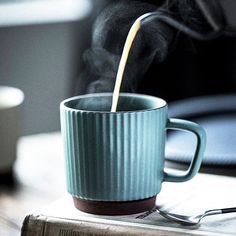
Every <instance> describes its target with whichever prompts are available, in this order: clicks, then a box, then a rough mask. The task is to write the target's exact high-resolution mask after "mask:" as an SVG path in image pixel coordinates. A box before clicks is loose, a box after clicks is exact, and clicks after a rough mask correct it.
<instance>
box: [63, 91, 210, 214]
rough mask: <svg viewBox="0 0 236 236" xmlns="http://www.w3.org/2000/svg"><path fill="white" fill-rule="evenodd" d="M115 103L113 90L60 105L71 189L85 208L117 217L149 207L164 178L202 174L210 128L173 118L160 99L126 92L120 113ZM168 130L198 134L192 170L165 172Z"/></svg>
mask: <svg viewBox="0 0 236 236" xmlns="http://www.w3.org/2000/svg"><path fill="white" fill-rule="evenodd" d="M111 103H112V94H110V93H98V94H89V95H82V96H77V97H73V98H69V99H66V100H65V101H63V102H62V103H61V105H60V112H61V131H62V136H63V139H64V149H65V159H66V175H67V189H68V192H69V193H70V194H71V195H72V196H73V199H74V204H75V206H76V207H77V208H78V209H80V210H82V211H85V212H90V213H95V214H107V215H117V214H132V213H138V212H142V211H145V210H149V209H151V208H153V207H154V206H155V199H156V195H157V194H158V193H159V192H160V190H161V184H162V182H163V181H170V182H184V181H187V180H189V179H191V178H192V177H193V176H194V175H195V174H196V173H197V172H198V170H199V168H200V164H201V161H202V157H203V153H204V150H205V145H206V134H205V131H204V130H203V129H202V128H201V127H200V126H199V125H198V124H196V123H193V122H190V121H186V120H180V119H169V118H168V108H167V103H166V102H165V101H164V100H162V99H160V98H156V97H153V96H148V95H141V94H129V93H121V94H120V97H119V103H118V109H117V112H110V109H111ZM167 129H180V130H185V131H190V132H192V133H193V134H194V135H196V136H197V147H196V150H195V155H194V157H193V159H192V161H191V163H190V165H189V168H188V170H187V171H184V172H180V173H179V172H178V174H176V173H167V172H165V170H164V161H165V142H166V130H167ZM193 152H194V150H193Z"/></svg>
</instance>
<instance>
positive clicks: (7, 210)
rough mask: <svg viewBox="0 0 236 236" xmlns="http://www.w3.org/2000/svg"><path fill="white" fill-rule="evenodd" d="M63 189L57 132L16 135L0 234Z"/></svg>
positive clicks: (2, 179) (0, 182)
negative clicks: (16, 146)
mask: <svg viewBox="0 0 236 236" xmlns="http://www.w3.org/2000/svg"><path fill="white" fill-rule="evenodd" d="M231 178H234V177H231ZM235 181H236V179H235ZM226 182H227V181H226ZM166 186H169V185H164V186H163V189H165V188H166ZM177 187H178V186H177ZM229 190H230V189H229ZM163 192H164V191H163ZM66 193H67V191H66V183H65V168H64V151H63V145H62V138H61V135H60V133H59V132H57V133H48V134H37V135H31V136H26V137H22V138H20V140H19V142H18V151H17V161H16V163H15V166H14V171H13V173H9V174H8V175H5V176H0V235H5V236H8V235H9V236H14V235H20V228H21V226H22V222H23V220H24V218H25V216H26V215H28V214H31V213H32V211H35V210H37V209H41V208H42V207H45V205H48V204H50V203H51V202H54V201H55V200H58V199H59V198H61V197H63V196H65V194H66ZM161 194H162V193H161ZM229 195H230V194H229ZM160 196H161V195H160ZM165 199H166V198H165ZM170 201H171V200H170Z"/></svg>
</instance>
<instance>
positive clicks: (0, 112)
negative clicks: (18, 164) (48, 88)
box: [0, 86, 24, 174]
mask: <svg viewBox="0 0 236 236" xmlns="http://www.w3.org/2000/svg"><path fill="white" fill-rule="evenodd" d="M23 101H24V94H23V92H22V91H21V90H20V89H18V88H13V87H8V86H0V174H6V173H10V172H11V171H12V168H13V165H14V163H15V160H16V156H17V141H18V138H19V136H20V130H21V120H22V119H21V113H22V103H23Z"/></svg>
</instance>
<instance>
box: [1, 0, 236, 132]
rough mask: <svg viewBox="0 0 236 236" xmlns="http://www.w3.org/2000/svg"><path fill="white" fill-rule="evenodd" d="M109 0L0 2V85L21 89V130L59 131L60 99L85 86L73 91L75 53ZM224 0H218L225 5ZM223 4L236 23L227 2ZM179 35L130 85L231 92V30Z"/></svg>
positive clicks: (191, 92)
mask: <svg viewBox="0 0 236 236" xmlns="http://www.w3.org/2000/svg"><path fill="white" fill-rule="evenodd" d="M109 2H115V1H111V0H110V1H109V0H96V1H92V0H68V1H65V0H64V1H63V0H50V1H47V0H32V1H30V0H28V1H27V0H21V1H14V0H5V1H1V3H0V42H1V43H0V52H1V53H0V84H1V85H10V86H15V87H18V88H20V89H22V90H23V92H24V93H25V103H24V122H23V127H22V134H23V135H26V134H34V133H41V132H50V131H56V130H59V129H60V126H59V108H58V107H59V103H60V101H61V100H63V99H64V98H66V97H69V96H71V95H76V94H79V93H80V94H81V93H84V92H85V91H83V90H79V91H78V90H76V88H77V87H78V85H77V81H78V76H79V75H80V73H81V72H82V70H83V66H84V64H83V61H82V54H83V52H84V51H85V49H87V48H89V47H90V43H91V27H92V24H93V23H94V20H95V18H96V16H97V15H98V14H99V12H100V11H101V10H102V9H103V8H104V6H105V5H106V4H108V3H109ZM149 2H150V1H149ZM232 2H233V1H229V0H224V3H225V5H226V6H227V4H228V5H230V4H231V5H232ZM226 10H227V16H228V17H229V18H230V22H233V21H235V22H236V19H234V18H236V16H235V14H234V10H235V5H232V6H230V7H227V8H226ZM114 40H115V39H114ZM185 41H186V39H184V40H179V42H178V44H177V47H176V50H175V51H174V52H173V53H171V55H169V56H168V57H167V58H166V60H165V61H164V62H162V63H161V64H159V65H158V67H157V68H155V71H156V72H155V73H153V70H150V71H151V72H150V73H149V74H147V76H146V77H145V80H142V81H141V83H140V84H139V86H138V89H137V91H138V92H141V93H148V94H153V95H157V96H160V97H163V98H165V99H167V100H168V101H173V100H177V99H182V98H185V97H191V96H199V95H207V94H218V93H232V92H235V91H236V67H235V63H236V37H227V36H222V37H220V38H218V39H215V40H211V41H209V42H198V41H196V40H191V45H190V44H189V42H188V43H187V44H186V42H185ZM186 45H187V46H186ZM154 67H156V65H154ZM170 68H171V69H170Z"/></svg>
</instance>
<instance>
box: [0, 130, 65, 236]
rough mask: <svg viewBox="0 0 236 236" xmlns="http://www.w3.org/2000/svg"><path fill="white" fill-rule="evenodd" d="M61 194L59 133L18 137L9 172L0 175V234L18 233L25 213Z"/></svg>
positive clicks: (55, 198)
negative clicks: (11, 169) (15, 153)
mask: <svg viewBox="0 0 236 236" xmlns="http://www.w3.org/2000/svg"><path fill="white" fill-rule="evenodd" d="M65 193H66V187H65V173H64V160H63V147H62V140H61V136H60V134H59V133H50V134H39V135H32V136H27V137H22V138H21V139H20V140H19V142H18V151H17V161H16V163H15V166H14V171H13V173H9V174H5V175H0V235H1V236H15V235H20V228H21V225H22V222H23V220H24V217H25V216H26V215H27V214H29V213H32V211H33V210H35V209H38V208H41V207H43V206H45V205H46V204H49V203H51V202H52V201H54V200H57V199H58V198H59V197H61V196H64V195H65Z"/></svg>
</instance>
